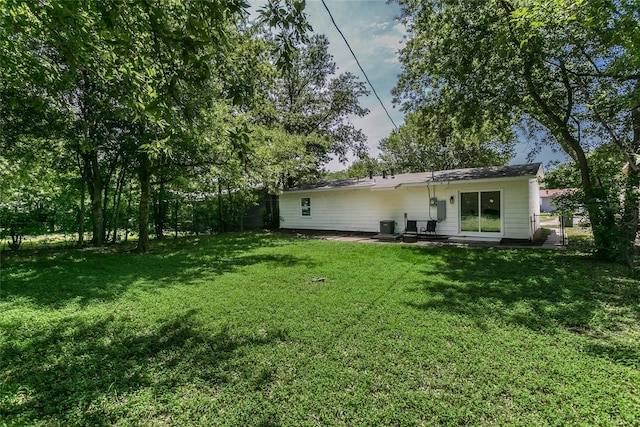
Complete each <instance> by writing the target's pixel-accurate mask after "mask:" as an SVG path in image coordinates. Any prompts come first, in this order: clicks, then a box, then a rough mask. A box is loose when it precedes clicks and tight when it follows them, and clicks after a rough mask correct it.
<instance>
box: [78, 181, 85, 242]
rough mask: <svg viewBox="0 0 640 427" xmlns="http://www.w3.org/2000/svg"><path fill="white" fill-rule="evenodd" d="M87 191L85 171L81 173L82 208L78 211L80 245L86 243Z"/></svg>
mask: <svg viewBox="0 0 640 427" xmlns="http://www.w3.org/2000/svg"><path fill="white" fill-rule="evenodd" d="M85 192H86V178H85V175H84V173H80V209H79V212H78V246H82V245H84V216H85V212H86V206H85Z"/></svg>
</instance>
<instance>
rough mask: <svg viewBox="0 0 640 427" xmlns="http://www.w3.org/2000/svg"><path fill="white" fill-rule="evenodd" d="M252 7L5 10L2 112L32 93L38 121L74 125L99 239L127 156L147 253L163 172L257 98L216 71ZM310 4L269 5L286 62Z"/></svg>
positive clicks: (66, 130) (163, 4)
mask: <svg viewBox="0 0 640 427" xmlns="http://www.w3.org/2000/svg"><path fill="white" fill-rule="evenodd" d="M247 6H248V5H247V4H246V3H245V2H244V1H243V0H233V1H226V2H218V1H214V0H202V1H197V2H179V1H174V0H161V1H155V2H149V1H144V0H143V1H140V2H133V3H132V2H124V3H122V2H109V3H103V2H94V1H91V0H79V1H75V2H21V1H8V2H5V3H3V6H2V10H1V11H0V12H1V14H0V62H2V64H3V67H2V71H1V73H2V74H1V77H2V78H1V79H0V81H2V83H1V84H2V86H0V95H2V97H3V98H2V100H1V103H0V105H5V104H9V105H16V106H18V107H17V108H18V109H24V108H23V107H22V104H23V102H22V100H21V99H20V97H19V95H20V94H24V93H26V94H27V95H28V96H29V97H32V98H33V99H35V100H36V101H37V102H34V103H33V104H32V105H33V106H34V108H33V109H34V116H36V117H37V120H36V123H42V122H43V121H45V122H46V121H49V120H50V117H48V112H50V111H54V112H55V113H57V115H59V116H62V117H64V118H66V121H67V122H66V125H65V126H63V127H62V129H61V135H60V136H61V137H63V138H64V139H65V140H66V141H67V143H68V148H69V150H76V151H77V153H78V155H79V158H80V162H79V167H80V172H81V175H82V177H83V181H82V182H83V183H85V182H86V183H88V184H89V187H90V192H89V194H90V197H91V205H92V212H93V221H92V222H93V231H94V232H93V236H94V237H93V238H94V243H95V244H101V243H102V242H103V239H104V236H105V228H104V223H105V217H104V211H105V206H106V201H107V200H108V197H107V193H106V191H107V189H108V188H109V185H108V183H109V181H110V180H111V179H112V177H113V176H115V175H114V174H115V167H116V165H119V164H121V163H122V162H121V161H122V159H126V163H127V164H125V165H124V167H126V168H127V170H128V171H129V172H133V170H135V172H134V173H135V174H136V175H137V178H138V181H139V185H140V203H139V209H138V211H139V220H138V224H139V245H138V248H139V250H140V251H142V252H146V251H147V250H148V233H149V223H148V222H149V213H150V205H151V185H152V178H153V176H154V174H155V173H157V171H158V170H159V169H160V168H161V167H162V166H163V165H164V164H165V163H166V162H165V159H170V158H173V157H174V156H179V155H178V152H179V151H181V152H182V153H181V154H180V155H182V154H183V153H186V152H189V153H193V150H191V146H194V145H198V144H202V145H203V146H208V145H209V146H210V145H211V144H214V145H215V141H214V142H212V141H210V140H207V139H206V138H204V137H203V136H204V135H205V132H204V131H203V129H202V126H201V125H200V120H201V118H202V117H203V116H206V115H207V111H209V109H210V107H211V106H212V105H213V104H215V103H218V102H223V103H227V104H229V105H231V106H233V105H242V104H243V103H246V101H245V99H244V98H246V97H248V96H251V93H250V92H249V93H247V92H246V90H245V89H247V87H248V86H247V85H243V84H242V82H239V81H238V80H236V76H237V73H219V71H220V70H223V69H225V66H226V69H229V64H232V63H233V61H234V60H237V58H238V56H239V55H238V51H237V50H236V48H237V46H238V44H237V43H236V41H237V40H238V38H236V37H235V35H236V34H237V33H238V29H239V27H240V26H242V25H244V24H243V22H244V20H245V18H246V12H245V8H246V7H247ZM303 7H304V3H303V2H298V1H295V0H286V1H285V4H284V5H283V6H281V4H280V2H279V1H270V2H269V3H268V5H267V7H266V8H265V15H267V14H271V15H272V16H270V17H269V18H270V20H271V23H272V25H273V26H278V27H280V29H281V30H282V31H281V33H280V36H279V38H278V40H279V41H280V44H281V46H283V49H282V54H283V62H285V63H286V62H289V58H288V55H289V53H290V52H291V49H290V46H292V45H293V44H294V43H299V42H301V41H303V40H304V37H303V36H302V34H303V33H304V31H305V30H306V29H307V26H306V23H305V20H304V13H303ZM236 65H237V62H236ZM236 70H237V68H236ZM245 75H246V73H245ZM17 113H18V114H16V115H15V116H13V117H18V116H19V115H20V114H19V113H20V112H19V111H17ZM14 121H15V120H14ZM46 127H47V124H46V123H45V124H44V125H43V126H40V128H45V129H46ZM195 151H202V149H196V150H195ZM120 176H122V175H120ZM83 188H84V186H83ZM82 195H84V190H82Z"/></svg>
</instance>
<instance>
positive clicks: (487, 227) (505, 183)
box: [280, 163, 543, 241]
mask: <svg viewBox="0 0 640 427" xmlns="http://www.w3.org/2000/svg"><path fill="white" fill-rule="evenodd" d="M542 178H543V172H542V166H541V164H540V163H533V164H525V165H514V166H497V167H484V168H473V169H457V170H447V171H438V172H435V171H434V172H422V173H409V174H400V175H394V174H386V173H383V175H382V176H371V177H366V178H352V179H346V180H336V181H325V182H316V183H313V184H308V185H300V186H298V187H294V188H289V189H286V190H285V191H284V192H283V194H282V195H281V196H280V217H281V222H280V227H281V228H283V229H306V230H331V231H361V232H380V231H381V229H380V227H381V225H382V226H383V228H384V229H383V230H382V231H384V232H385V233H388V232H389V231H391V232H393V233H403V232H404V231H405V228H406V224H407V223H406V221H407V220H415V221H418V227H419V228H423V227H425V226H426V224H427V221H429V220H431V221H434V220H435V221H437V223H436V225H437V227H436V233H437V234H438V235H439V236H449V237H452V238H456V239H462V240H464V239H469V240H486V241H499V240H501V239H505V238H506V239H531V238H532V237H533V234H534V233H535V231H536V230H537V229H538V228H539V227H540V222H539V213H540V201H539V195H540V193H539V191H540V190H539V184H538V183H539V181H540V180H541V179H542ZM390 224H391V225H392V226H393V230H389V229H388V227H389V225H390Z"/></svg>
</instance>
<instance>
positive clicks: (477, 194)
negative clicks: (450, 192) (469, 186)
mask: <svg viewBox="0 0 640 427" xmlns="http://www.w3.org/2000/svg"><path fill="white" fill-rule="evenodd" d="M501 215H502V214H501V210H500V191H473V192H467V193H460V231H473V232H482V233H499V232H500V231H501V223H502V216H501Z"/></svg>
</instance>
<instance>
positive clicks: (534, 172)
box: [285, 163, 542, 191]
mask: <svg viewBox="0 0 640 427" xmlns="http://www.w3.org/2000/svg"><path fill="white" fill-rule="evenodd" d="M541 174H542V163H529V164H525V165H513V166H491V167H483V168H469V169H452V170H444V171H434V172H420V173H405V174H398V175H390V174H388V175H387V177H386V178H383V177H382V176H374V177H373V178H371V179H369V178H368V177H367V178H349V179H339V180H332V181H319V182H315V183H312V184H302V185H299V186H297V187H292V188H288V189H286V190H285V191H309V190H331V189H347V188H370V189H371V190H392V189H394V188H397V187H399V186H401V185H425V184H436V183H448V182H455V181H471V180H481V179H496V178H516V177H527V176H530V177H534V176H541Z"/></svg>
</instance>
